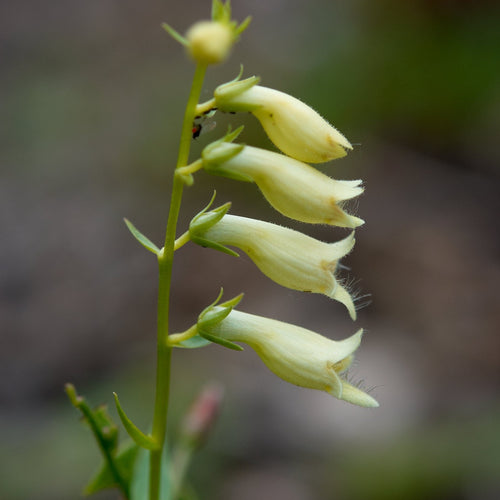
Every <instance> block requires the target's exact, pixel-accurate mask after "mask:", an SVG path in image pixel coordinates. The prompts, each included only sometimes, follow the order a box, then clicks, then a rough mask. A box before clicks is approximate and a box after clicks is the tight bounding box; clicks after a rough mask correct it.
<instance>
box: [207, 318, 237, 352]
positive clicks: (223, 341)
mask: <svg viewBox="0 0 500 500" xmlns="http://www.w3.org/2000/svg"><path fill="white" fill-rule="evenodd" d="M229 312H231V311H229ZM200 335H201V336H202V337H203V338H205V339H207V340H210V342H213V343H214V344H219V345H221V346H223V347H227V348H228V349H233V350H234V351H243V347H241V346H240V345H238V344H235V343H234V342H230V341H229V340H226V339H222V338H220V337H216V336H215V335H210V334H209V333H204V332H201V331H200Z"/></svg>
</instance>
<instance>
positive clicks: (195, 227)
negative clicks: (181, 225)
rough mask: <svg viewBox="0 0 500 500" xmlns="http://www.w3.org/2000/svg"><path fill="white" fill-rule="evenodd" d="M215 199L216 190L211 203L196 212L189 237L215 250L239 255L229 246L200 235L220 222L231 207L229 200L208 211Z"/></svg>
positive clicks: (190, 226)
mask: <svg viewBox="0 0 500 500" xmlns="http://www.w3.org/2000/svg"><path fill="white" fill-rule="evenodd" d="M214 199H215V192H214V194H213V196H212V199H211V200H210V203H209V204H208V205H207V206H206V207H205V208H204V209H203V210H202V211H201V212H200V213H198V214H196V215H195V216H194V217H193V219H192V220H191V222H190V223H189V239H190V240H191V241H193V242H194V243H196V244H197V245H200V246H202V247H204V248H213V249H214V250H218V251H219V252H223V253H226V254H228V255H232V256H233V257H239V254H238V253H236V252H235V251H233V250H231V249H230V248H227V247H225V246H224V245H221V244H220V243H217V242H215V241H211V240H207V239H206V238H203V237H202V236H199V235H200V234H203V233H204V232H205V231H208V230H209V229H210V228H211V227H212V226H214V225H215V224H217V222H219V221H220V220H221V219H222V218H223V217H224V215H226V213H227V212H228V210H229V208H230V207H231V203H230V202H228V203H225V204H224V205H221V206H220V207H217V208H214V209H213V210H210V212H207V210H208V209H209V208H210V206H211V205H212V203H213V201H214Z"/></svg>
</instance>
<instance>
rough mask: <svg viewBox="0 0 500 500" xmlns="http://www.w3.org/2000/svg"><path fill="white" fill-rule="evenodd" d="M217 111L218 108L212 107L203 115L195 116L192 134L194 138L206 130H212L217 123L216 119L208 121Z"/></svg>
mask: <svg viewBox="0 0 500 500" xmlns="http://www.w3.org/2000/svg"><path fill="white" fill-rule="evenodd" d="M216 111H217V109H216V108H213V109H210V110H208V111H206V112H205V113H203V114H202V115H198V116H195V117H194V122H193V127H192V128H191V134H192V135H193V139H197V138H198V137H199V136H200V135H201V134H202V131H203V133H205V132H210V131H211V130H213V129H214V128H215V126H216V125H217V124H216V122H215V121H207V120H209V118H211V117H212V116H213V115H215V112H216Z"/></svg>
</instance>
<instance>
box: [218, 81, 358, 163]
mask: <svg viewBox="0 0 500 500" xmlns="http://www.w3.org/2000/svg"><path fill="white" fill-rule="evenodd" d="M243 82H245V80H243ZM243 82H234V83H233V82H231V83H229V84H224V85H221V86H219V87H218V88H217V89H216V90H215V92H214V97H215V106H216V107H217V108H218V109H220V110H221V111H239V110H240V109H242V108H245V107H246V108H248V109H249V110H250V111H251V113H253V114H254V115H255V117H256V118H257V119H258V120H259V121H260V123H261V125H262V127H263V128H264V130H265V131H266V133H267V135H268V137H269V139H271V141H272V142H273V143H274V145H275V146H276V147H277V148H278V149H280V150H281V151H283V153H285V154H286V155H288V156H291V157H292V158H295V159H297V160H300V161H303V162H307V163H323V162H326V161H330V160H334V159H336V158H342V157H343V156H345V155H346V154H347V151H346V150H349V149H352V146H351V144H350V142H349V141H348V140H347V139H346V138H345V137H344V136H343V135H342V134H341V133H340V132H339V131H338V130H337V129H336V128H335V127H333V126H332V125H330V124H329V123H328V122H327V121H326V120H325V119H324V118H322V117H321V116H320V115H319V114H318V113H317V112H316V111H314V109H312V108H311V107H310V106H308V105H307V104H304V103H303V102H302V101H300V100H299V99H296V98H295V97H292V96H290V95H288V94H285V93H284V92H280V91H278V90H274V89H270V88H267V87H261V86H260V85H254V86H252V87H250V88H248V89H247V90H244V91H243V92H241V93H236V92H234V91H233V88H234V86H235V85H236V84H241V83H243ZM231 85H233V87H231Z"/></svg>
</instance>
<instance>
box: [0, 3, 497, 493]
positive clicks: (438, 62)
mask: <svg viewBox="0 0 500 500" xmlns="http://www.w3.org/2000/svg"><path fill="white" fill-rule="evenodd" d="M209 10H210V1H209V0H192V1H191V0H189V1H184V2H173V1H153V0H144V1H142V2H139V1H137V0H136V1H132V0H119V1H118V0H86V1H85V2H77V1H74V0H65V1H62V0H52V1H51V2H38V1H35V0H18V1H15V2H9V1H7V0H3V1H1V2H0V71H1V75H2V77H1V79H0V110H1V120H0V141H1V152H0V162H1V171H0V207H1V210H0V235H1V236H0V237H1V245H0V270H1V271H0V328H1V332H0V335H1V336H0V341H1V348H0V370H1V371H0V374H1V376H0V498H2V500H26V499H29V500H42V499H51V500H59V499H61V500H63V499H64V500H66V499H70V498H78V497H79V496H80V492H81V489H82V488H83V485H84V483H85V481H86V480H87V478H88V476H89V475H90V474H91V473H92V472H93V471H94V470H95V468H96V466H97V463H98V462H97V461H98V458H97V457H98V455H97V450H96V447H95V445H94V443H93V442H92V441H91V439H90V438H89V433H88V431H87V429H85V428H84V427H83V426H82V425H81V424H80V423H79V422H78V415H77V413H76V411H75V410H74V409H73V408H71V407H70V405H69V403H68V402H67V401H66V399H65V395H64V393H63V384H64V383H65V382H67V381H71V382H73V383H75V385H76V386H77V388H78V390H79V391H80V392H82V393H84V394H85V395H87V396H88V398H89V400H90V401H91V402H92V403H94V404H97V403H102V402H108V403H111V402H112V396H111V392H112V391H117V392H118V393H119V394H120V397H121V401H122V403H123V404H124V406H125V408H127V410H128V412H129V414H130V415H131V416H132V418H134V419H135V420H136V421H137V422H138V423H139V424H140V425H141V426H142V427H143V428H146V427H147V425H148V422H149V418H150V417H149V415H151V413H152V406H153V395H152V391H153V389H152V383H153V378H154V359H155V354H154V349H155V340H154V338H155V333H154V329H155V300H156V265H155V262H154V259H153V258H152V256H151V254H148V253H147V252H145V251H144V250H143V249H142V247H140V246H139V245H137V244H136V242H135V241H134V240H133V239H132V238H131V237H130V235H129V234H128V232H127V230H126V228H125V225H124V224H123V222H122V217H128V218H129V219H131V220H132V221H133V222H134V223H135V224H136V225H137V226H138V227H139V228H140V229H141V230H142V231H143V232H144V233H145V234H147V235H149V236H150V237H151V238H152V239H153V240H154V241H156V242H160V241H161V239H162V237H163V231H164V224H165V221H166V215H167V207H168V196H169V189H170V182H171V172H172V167H173V165H174V162H175V158H176V150H177V143H178V139H179V124H180V121H181V119H182V114H183V109H184V105H185V101H186V98H187V93H188V86H189V81H190V78H191V76H192V65H191V64H190V62H189V61H188V60H187V58H186V57H185V54H184V51H183V49H182V48H181V47H180V46H179V45H177V44H176V43H175V42H174V41H173V40H171V39H170V38H169V37H168V36H166V34H165V33H164V32H163V31H162V30H161V28H160V23H161V22H162V21H167V22H168V23H169V24H170V25H172V26H174V27H175V28H176V29H178V30H179V31H180V32H184V31H185V30H186V29H187V28H188V27H189V25H190V24H191V23H192V22H194V21H196V20H198V19H201V18H206V17H208V13H209ZM233 10H234V14H235V18H236V19H239V20H242V19H243V18H244V17H246V16H247V15H249V14H250V15H252V16H253V22H252V24H251V26H250V28H249V29H248V31H247V32H246V33H245V34H244V35H243V37H242V40H241V41H240V43H239V44H238V45H237V47H236V48H235V50H234V53H233V55H232V58H231V60H230V61H229V62H227V63H226V64H225V65H223V66H221V67H218V68H214V69H212V70H210V71H209V74H208V76H207V81H206V85H205V90H204V94H203V98H207V99H208V98H209V97H210V95H211V92H212V90H213V88H214V87H215V86H216V85H218V84H219V83H222V82H224V81H227V80H228V79H230V78H233V77H234V76H235V75H236V74H237V72H238V70H239V64H240V63H244V65H245V75H248V76H250V75H252V74H258V75H260V76H261V77H262V82H263V84H264V85H266V86H269V87H274V88H278V89H280V90H282V91H285V92H288V93H290V94H293V95H295V96H297V97H299V98H301V99H302V100H304V101H305V102H307V103H309V104H311V105H312V106H313V107H315V108H316V109H318V110H319V111H320V112H321V114H322V115H323V116H325V117H326V118H327V119H328V120H330V121H331V122H332V123H333V124H334V125H335V126H336V127H338V128H339V129H340V130H341V131H342V132H343V133H345V135H346V136H347V137H348V138H349V139H350V140H351V142H353V143H355V144H360V146H357V147H356V148H355V150H354V151H353V152H352V153H351V154H349V156H348V157H347V158H345V159H342V160H340V161H337V162H334V163H332V164H327V165H325V166H320V167H319V168H321V169H322V170H324V171H325V172H327V173H328V174H329V175H331V176H334V177H337V178H347V179H356V178H362V179H364V180H365V183H366V188H367V190H366V193H365V194H364V195H363V196H362V197H361V199H360V200H359V202H358V203H357V205H356V208H357V211H358V213H359V215H360V216H361V217H363V218H364V219H365V220H366V221H367V224H366V226H364V227H362V228H361V229H360V230H359V231H358V232H357V245H356V248H355V250H354V252H353V254H352V255H350V256H349V258H348V259H346V262H345V263H346V265H348V266H349V267H350V268H351V271H349V273H348V274H349V277H350V278H349V279H350V280H352V282H353V283H354V286H355V287H357V288H359V289H360V290H362V293H369V294H371V301H372V303H371V305H369V307H366V308H364V309H362V310H361V311H360V313H359V319H358V321H357V322H356V325H353V324H352V323H351V322H350V321H349V319H348V317H347V314H346V312H345V311H344V310H343V308H342V306H341V305H339V304H337V303H334V302H332V301H329V300H328V299H327V298H325V297H322V296H318V295H315V296H311V295H307V294H300V293H298V292H293V291H289V290H286V289H283V288H280V287H279V286H278V285H276V284H274V283H271V282H269V281H268V280H267V279H266V278H264V277H263V276H260V275H259V274H258V273H256V272H255V268H254V266H253V264H252V263H251V261H250V260H249V259H248V258H246V257H242V258H240V259H239V260H235V259H231V258H230V257H228V256H225V255H222V254H220V255H219V254H217V253H216V252H214V251H210V250H203V249H201V248H195V247H194V245H187V246H186V247H185V249H183V250H182V252H180V253H179V256H178V258H177V261H176V269H175V273H174V298H173V318H172V321H173V328H174V329H175V330H178V331H179V330H181V329H184V328H186V327H188V326H189V325H191V324H192V323H193V319H194V318H195V317H196V316H197V314H198V312H199V311H200V310H201V309H202V308H203V307H204V306H205V305H207V304H208V303H209V302H210V301H211V300H213V299H214V298H215V296H216V294H217V292H218V289H219V287H220V286H222V285H224V288H225V291H226V294H227V295H226V296H227V297H230V296H232V295H234V294H237V293H239V292H240V291H245V292H246V297H245V300H244V301H243V303H242V305H241V309H242V310H245V311H248V312H252V313H255V314H263V315H268V316H272V317H275V318H278V319H281V320H283V321H288V322H292V323H297V324H300V325H302V326H305V327H307V328H310V329H313V330H316V331H318V332H320V333H323V334H325V335H328V336H330V337H331V338H335V339H341V338H344V337H346V336H348V335H350V334H352V333H353V332H354V331H355V329H357V328H358V327H360V326H362V327H364V328H366V329H367V334H366V336H365V338H364V343H363V345H362V347H361V349H360V350H359V355H358V362H357V365H356V367H355V368H354V370H353V376H354V377H355V380H360V379H365V380H366V382H365V385H366V386H367V387H371V386H375V389H374V390H373V394H374V396H375V397H376V398H377V399H378V400H379V401H380V403H381V407H380V408H379V409H377V410H365V409H361V408H357V407H352V406H349V405H347V404H345V403H342V402H339V401H337V400H335V399H333V398H330V397H329V396H327V395H326V394H324V393H319V392H312V391H307V390H305V389H300V388H297V387H294V386H290V385H287V384H286V383H284V382H282V381H281V380H279V379H277V378H276V377H274V376H273V375H272V374H271V373H269V372H268V371H267V369H266V368H265V367H264V365H263V364H262V363H261V362H260V360H259V359H258V358H257V356H256V355H255V353H253V352H252V351H251V350H250V349H246V350H245V351H244V352H243V353H235V352H229V351H226V350H224V349H222V348H217V347H216V346H214V347H209V348H206V349H204V350H200V351H196V352H184V351H182V352H176V353H175V354H176V356H175V360H174V379H173V399H172V401H173V405H172V419H171V421H170V432H171V435H175V432H176V429H177V427H178V423H179V420H180V418H181V415H182V413H183V412H184V411H185V410H186V408H187V407H188V406H189V404H190V401H191V400H192V399H193V398H194V396H195V395H196V393H197V391H198V390H199V389H200V387H201V386H202V385H203V384H204V383H205V382H207V381H209V380H217V381H219V382H222V383H223V384H224V385H225V388H226V401H225V404H224V407H223V411H222V414H221V418H220V421H219V423H218V425H217V426H216V428H215V430H214V434H213V435H212V436H211V439H210V441H209V443H208V445H207V447H206V448H205V449H204V451H203V452H202V453H200V455H199V456H198V457H197V459H196V461H195V463H194V468H193V473H192V474H191V478H192V482H193V486H194V488H195V489H196V490H197V491H198V493H199V496H200V498H202V499H207V500H212V499H213V500H226V499H227V500H229V499H239V500H247V499H254V498H266V499H274V500H282V499H283V500H314V499H335V500H344V499H345V500H350V499H385V500H387V499H402V498H404V499H424V498H425V499H431V500H432V499H439V500H455V499H456V500H475V499H478V500H479V499H480V500H493V499H497V498H500V481H499V479H498V471H499V470H500V401H499V398H498V393H499V388H500V312H499V311H500V307H499V304H498V283H499V282H500V265H499V260H498V257H499V255H500V252H499V246H500V245H499V243H500V241H499V240H500V236H499V231H498V215H499V209H500V201H499V194H498V193H499V187H500V185H499V184H500V183H499V162H500V148H499V147H498V143H499V130H500V58H499V53H500V8H499V4H498V2H497V1H482V0H476V1H473V0H469V1H467V0H461V1H459V0H415V1H408V2H399V1H397V0H378V1H369V0H355V1H350V2H341V1H327V0H318V1H316V0H314V1H308V2H305V1H301V0H288V1H285V0H255V1H246V2H244V1H242V0H240V1H238V0H234V1H233ZM243 119H244V122H245V124H246V125H247V128H246V130H245V133H244V135H243V137H242V140H243V141H244V142H247V143H249V144H254V145H260V146H263V147H268V148H272V145H271V144H270V142H269V141H268V140H267V138H266V137H265V135H264V134H263V132H262V131H261V129H260V127H259V125H258V123H257V122H256V121H255V120H253V119H252V118H251V117H246V116H245V117H244V118H243ZM215 120H216V122H217V126H216V128H215V130H214V131H212V132H210V133H207V134H206V135H202V136H201V137H200V138H199V139H198V140H197V141H196V144H194V147H193V151H192V157H193V159H194V158H195V157H196V155H197V154H199V152H200V150H201V148H202V147H203V145H205V144H207V143H208V142H210V141H211V140H214V139H216V138H218V137H219V136H220V135H221V134H222V132H223V131H225V129H226V126H227V124H228V123H231V124H233V126H234V125H237V124H239V123H241V118H240V117H234V116H229V117H228V116H222V117H220V116H216V118H215ZM215 188H216V189H217V192H218V200H219V201H220V202H223V201H227V200H233V209H232V212H233V213H235V214H242V215H247V216H251V217H256V218H263V219H265V220H272V221H277V222H279V223H282V224H286V225H288V226H291V227H296V228H299V229H301V230H303V231H306V232H308V234H311V235H313V236H316V237H318V238H323V239H325V240H327V241H334V240H335V239H339V238H340V237H342V236H343V235H345V231H341V230H338V229H331V228H324V227H310V226H306V225H300V224H293V223H292V222H291V221H288V220H285V219H284V218H282V217H280V216H279V214H276V213H273V211H272V210H271V209H270V208H269V207H268V206H267V204H266V203H265V202H264V201H263V200H262V197H261V195H260V194H259V192H258V191H257V190H256V189H255V186H252V185H247V184H244V185H241V184H238V183H236V182H231V181H227V180H224V179H219V178H211V177H209V176H208V175H206V174H204V173H203V172H202V173H200V174H199V176H198V177H197V181H196V184H195V186H193V187H192V188H190V189H189V190H187V191H186V195H185V204H184V211H183V215H182V217H181V221H180V231H181V230H182V231H183V230H184V228H185V227H186V224H187V223H188V221H189V220H190V218H191V217H192V215H193V214H194V213H195V212H196V211H198V210H199V209H200V208H201V207H203V206H204V205H205V204H206V202H207V200H208V199H209V196H210V193H211V192H212V190H213V189H215ZM110 411H111V413H112V414H115V413H114V409H113V408H111V409H110ZM95 498H96V499H100V500H107V499H115V498H117V495H116V493H103V494H100V495H98V496H96V497H95Z"/></svg>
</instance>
